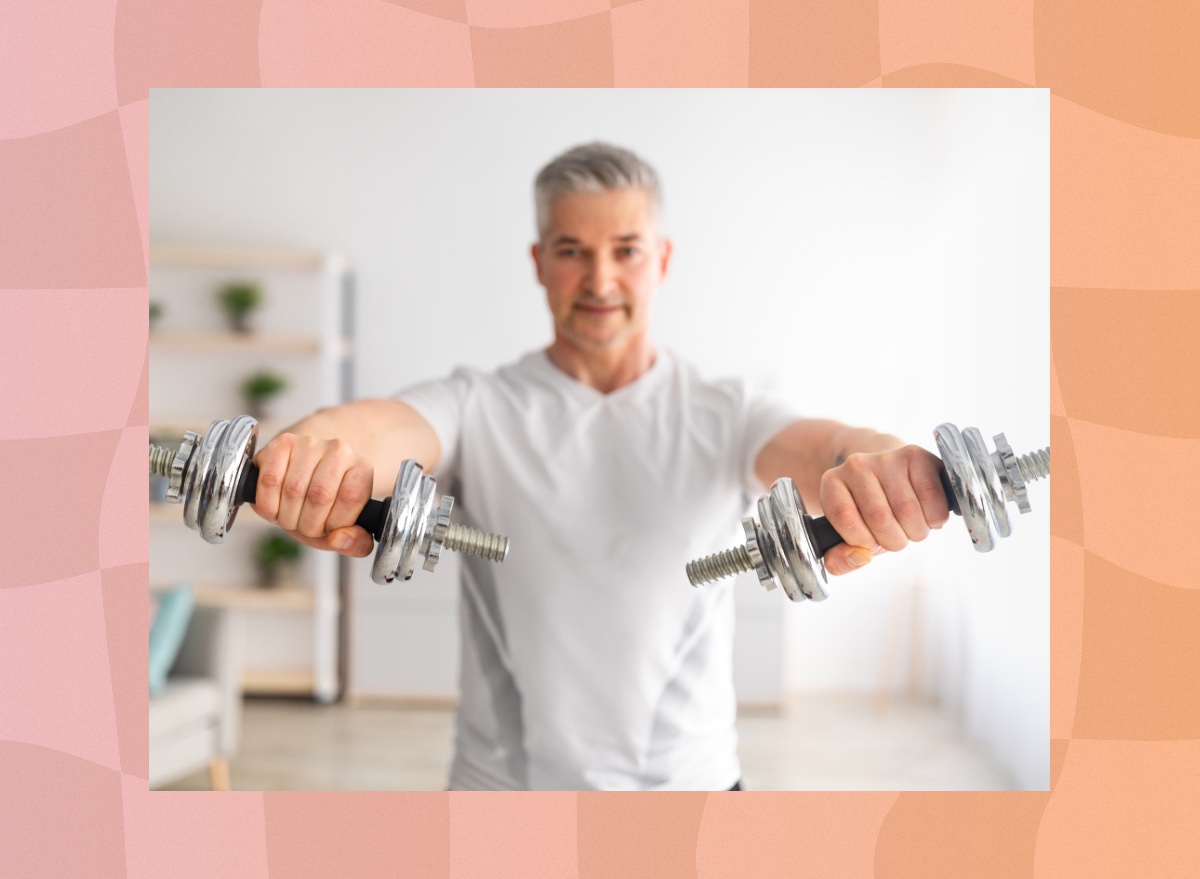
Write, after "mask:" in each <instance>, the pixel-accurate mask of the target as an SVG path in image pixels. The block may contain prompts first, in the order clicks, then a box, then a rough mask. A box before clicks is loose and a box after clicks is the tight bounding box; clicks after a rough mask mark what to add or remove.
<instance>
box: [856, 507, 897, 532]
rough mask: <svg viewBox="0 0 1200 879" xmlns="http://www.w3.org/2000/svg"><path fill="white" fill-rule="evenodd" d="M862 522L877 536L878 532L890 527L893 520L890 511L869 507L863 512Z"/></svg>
mask: <svg viewBox="0 0 1200 879" xmlns="http://www.w3.org/2000/svg"><path fill="white" fill-rule="evenodd" d="M863 521H864V522H866V523H867V527H869V528H870V529H871V530H872V531H873V532H875V533H876V534H878V533H879V531H880V530H882V529H884V528H887V527H888V526H889V525H891V524H892V522H893V521H894V520H893V518H892V511H891V510H890V509H884V508H883V507H871V508H870V509H868V510H864V511H863Z"/></svg>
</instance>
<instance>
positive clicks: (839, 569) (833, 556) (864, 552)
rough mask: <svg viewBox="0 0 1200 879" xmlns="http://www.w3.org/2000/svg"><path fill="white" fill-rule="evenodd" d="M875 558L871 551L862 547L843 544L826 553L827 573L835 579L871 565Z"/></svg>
mask: <svg viewBox="0 0 1200 879" xmlns="http://www.w3.org/2000/svg"><path fill="white" fill-rule="evenodd" d="M872 558H873V556H872V553H871V550H869V549H867V548H866V547H862V546H850V545H849V544H846V543H842V544H839V545H838V546H835V547H833V548H832V549H830V550H829V552H827V553H825V558H824V561H825V571H826V572H827V573H828V574H829V575H830V576H833V577H840V576H841V575H842V574H849V573H850V572H851V571H857V570H859V569H860V568H865V567H866V566H867V565H868V564H870V562H871V559H872Z"/></svg>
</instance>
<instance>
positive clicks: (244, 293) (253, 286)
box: [217, 281, 263, 333]
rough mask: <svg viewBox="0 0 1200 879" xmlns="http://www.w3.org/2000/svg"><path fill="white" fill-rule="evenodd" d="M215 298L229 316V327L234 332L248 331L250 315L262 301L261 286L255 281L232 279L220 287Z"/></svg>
mask: <svg viewBox="0 0 1200 879" xmlns="http://www.w3.org/2000/svg"><path fill="white" fill-rule="evenodd" d="M217 298H218V299H219V300H220V302H221V307H222V308H224V309H225V314H226V316H227V317H228V318H229V326H230V329H232V330H233V331H234V332H235V333H249V332H250V315H251V314H253V313H254V312H255V311H256V310H257V309H258V307H259V306H260V305H262V302H263V293H262V287H260V286H259V284H258V283H257V282H256V281H233V282H231V283H229V284H226V285H225V286H224V287H222V288H221V290H220V292H219V293H218V294H217Z"/></svg>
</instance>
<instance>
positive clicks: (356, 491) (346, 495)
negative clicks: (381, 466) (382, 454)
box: [326, 458, 375, 529]
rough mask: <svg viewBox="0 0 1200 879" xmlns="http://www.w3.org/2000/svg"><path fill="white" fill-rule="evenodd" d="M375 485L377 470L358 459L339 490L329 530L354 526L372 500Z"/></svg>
mask: <svg viewBox="0 0 1200 879" xmlns="http://www.w3.org/2000/svg"><path fill="white" fill-rule="evenodd" d="M374 483H375V469H374V468H373V467H372V466H371V464H370V463H369V462H367V461H366V460H364V459H362V458H358V459H356V460H355V462H354V463H353V464H352V465H351V466H350V469H348V470H347V471H346V472H345V473H343V474H342V484H341V487H340V488H339V489H338V493H337V499H336V500H335V501H334V503H333V508H332V509H331V510H330V511H329V520H328V522H327V524H326V527H327V528H330V529H333V528H342V527H344V526H346V525H353V524H354V522H355V521H356V520H357V519H358V514H359V513H361V512H362V511H363V507H365V506H366V505H367V501H369V500H370V499H371V487H372V486H373V485H374Z"/></svg>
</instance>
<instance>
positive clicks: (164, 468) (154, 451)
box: [150, 445, 175, 476]
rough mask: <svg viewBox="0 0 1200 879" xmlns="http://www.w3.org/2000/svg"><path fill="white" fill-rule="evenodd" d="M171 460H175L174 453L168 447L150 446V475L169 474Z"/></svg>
mask: <svg viewBox="0 0 1200 879" xmlns="http://www.w3.org/2000/svg"><path fill="white" fill-rule="evenodd" d="M173 460H175V453H174V452H173V451H171V450H170V449H164V448H163V447H162V446H154V445H152V446H150V475H151V476H170V475H171V462H172V461H173Z"/></svg>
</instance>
